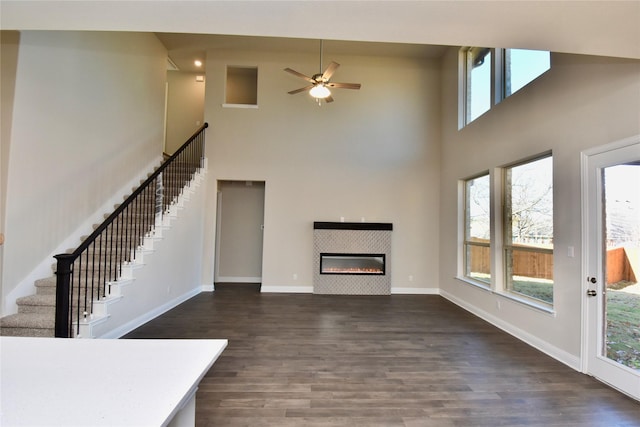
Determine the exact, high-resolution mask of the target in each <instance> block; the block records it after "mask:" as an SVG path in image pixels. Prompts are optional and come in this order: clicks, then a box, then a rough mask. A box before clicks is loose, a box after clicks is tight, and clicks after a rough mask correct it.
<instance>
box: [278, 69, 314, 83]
mask: <svg viewBox="0 0 640 427" xmlns="http://www.w3.org/2000/svg"><path fill="white" fill-rule="evenodd" d="M284 70H285V71H286V72H287V73H291V74H293V75H294V76H296V77H300V78H301V79H305V80H306V81H308V82H309V83H315V82H316V81H315V80H313V79H312V78H311V77H309V76H305V75H304V74H302V73H299V72H297V71H296V70H292V69H291V68H285V69H284Z"/></svg>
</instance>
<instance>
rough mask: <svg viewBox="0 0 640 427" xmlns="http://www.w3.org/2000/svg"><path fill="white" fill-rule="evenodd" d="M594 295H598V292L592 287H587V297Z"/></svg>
mask: <svg viewBox="0 0 640 427" xmlns="http://www.w3.org/2000/svg"><path fill="white" fill-rule="evenodd" d="M596 295H598V292H596V291H595V290H594V289H588V290H587V296H588V297H595V296H596Z"/></svg>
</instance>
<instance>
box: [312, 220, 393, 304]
mask: <svg viewBox="0 0 640 427" xmlns="http://www.w3.org/2000/svg"><path fill="white" fill-rule="evenodd" d="M313 229H314V230H313V246H314V254H313V256H314V275H313V292H314V293H316V294H330V295H389V294H390V293H391V232H392V230H393V224H390V223H377V222H376V223H367V222H314V223H313ZM326 254H331V255H334V256H337V257H341V259H345V260H357V259H359V258H363V257H364V258H367V257H371V255H374V258H375V259H377V260H380V259H382V260H384V267H383V272H382V273H375V274H370V273H367V272H353V271H351V272H350V271H342V272H341V271H334V272H329V273H327V272H326V271H325V272H324V273H323V272H322V270H321V268H322V265H321V256H322V255H326Z"/></svg>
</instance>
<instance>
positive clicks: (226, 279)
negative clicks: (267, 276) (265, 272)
mask: <svg viewBox="0 0 640 427" xmlns="http://www.w3.org/2000/svg"><path fill="white" fill-rule="evenodd" d="M216 282H217V283H262V277H242V276H220V277H217V278H216Z"/></svg>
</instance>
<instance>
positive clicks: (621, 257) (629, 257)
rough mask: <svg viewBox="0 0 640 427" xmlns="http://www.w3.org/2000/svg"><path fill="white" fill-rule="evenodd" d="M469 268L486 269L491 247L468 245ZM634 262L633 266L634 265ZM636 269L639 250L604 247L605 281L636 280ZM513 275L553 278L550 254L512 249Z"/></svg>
mask: <svg viewBox="0 0 640 427" xmlns="http://www.w3.org/2000/svg"><path fill="white" fill-rule="evenodd" d="M469 248H470V251H471V253H470V255H471V258H470V259H471V271H473V272H476V273H485V274H488V273H489V272H490V265H491V251H490V249H489V248H488V247H486V246H475V245H471V246H470V247H469ZM634 266H635V268H634ZM639 269H640V250H639V249H631V250H630V249H627V248H623V247H620V248H612V249H608V250H607V284H608V285H609V284H612V283H617V282H620V281H623V280H625V281H628V282H632V283H636V282H637V281H638V280H637V277H638V276H637V274H636V273H638V270H639ZM513 275H514V276H524V277H535V278H539V279H548V280H553V254H552V253H542V252H530V251H524V250H518V248H517V246H516V247H514V251H513Z"/></svg>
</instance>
